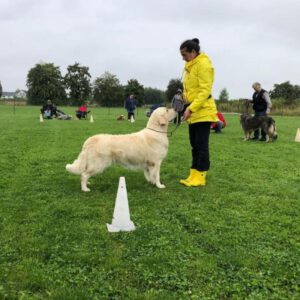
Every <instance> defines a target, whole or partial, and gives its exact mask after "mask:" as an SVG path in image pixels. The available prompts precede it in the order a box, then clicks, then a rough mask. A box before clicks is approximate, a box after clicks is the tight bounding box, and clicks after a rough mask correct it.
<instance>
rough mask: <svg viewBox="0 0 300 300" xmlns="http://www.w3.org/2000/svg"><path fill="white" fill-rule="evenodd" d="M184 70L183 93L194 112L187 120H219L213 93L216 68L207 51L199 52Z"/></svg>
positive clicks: (189, 121)
mask: <svg viewBox="0 0 300 300" xmlns="http://www.w3.org/2000/svg"><path fill="white" fill-rule="evenodd" d="M184 72H185V74H184V79H183V88H184V93H183V94H184V97H185V99H186V101H187V102H188V103H190V105H189V107H188V109H189V110H190V111H191V112H192V115H191V117H190V118H189V119H188V120H187V122H188V123H190V124H192V123H197V122H217V121H218V117H217V108H216V104H215V100H214V98H213V97H212V95H211V93H212V85H213V81H214V68H213V66H212V64H211V61H210V59H209V57H208V56H207V55H206V54H205V53H201V54H199V55H198V56H197V57H195V58H194V59H193V60H191V61H188V62H187V63H186V64H185V68H184Z"/></svg>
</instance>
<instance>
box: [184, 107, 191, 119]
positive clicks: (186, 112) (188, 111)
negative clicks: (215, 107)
mask: <svg viewBox="0 0 300 300" xmlns="http://www.w3.org/2000/svg"><path fill="white" fill-rule="evenodd" d="M191 115H192V112H191V111H190V110H189V109H188V108H187V109H186V110H185V112H184V113H183V120H184V121H186V120H187V119H188V118H189V117H190V116H191Z"/></svg>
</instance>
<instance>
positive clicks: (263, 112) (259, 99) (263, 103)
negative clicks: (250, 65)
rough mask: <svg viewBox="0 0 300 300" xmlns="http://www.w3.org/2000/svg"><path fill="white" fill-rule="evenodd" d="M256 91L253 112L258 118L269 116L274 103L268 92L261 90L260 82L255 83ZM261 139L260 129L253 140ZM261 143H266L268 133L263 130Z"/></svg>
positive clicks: (256, 131)
mask: <svg viewBox="0 0 300 300" xmlns="http://www.w3.org/2000/svg"><path fill="white" fill-rule="evenodd" d="M252 88H253V89H254V94H253V96H252V101H250V102H251V103H253V106H252V107H253V110H254V112H255V114H254V115H255V116H256V117H260V116H267V115H268V114H269V113H270V111H271V108H272V102H271V99H270V96H269V94H268V92H267V91H265V90H264V89H262V88H261V84H260V83H259V82H254V83H253V85H252ZM258 139H259V129H257V130H255V131H254V137H253V138H252V140H258ZM260 141H266V133H265V132H264V131H263V130H262V129H261V138H260Z"/></svg>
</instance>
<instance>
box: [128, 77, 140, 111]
mask: <svg viewBox="0 0 300 300" xmlns="http://www.w3.org/2000/svg"><path fill="white" fill-rule="evenodd" d="M124 91H125V97H128V96H129V95H131V94H133V95H135V98H136V99H137V101H138V105H139V106H142V105H143V104H144V103H143V99H144V86H143V85H141V84H139V82H138V81H137V80H136V79H130V80H128V81H127V85H126V86H125V87H124Z"/></svg>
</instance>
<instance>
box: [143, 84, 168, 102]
mask: <svg viewBox="0 0 300 300" xmlns="http://www.w3.org/2000/svg"><path fill="white" fill-rule="evenodd" d="M165 102H166V93H165V92H164V91H162V90H159V89H155V88H151V87H146V88H145V89H144V103H145V104H155V103H165Z"/></svg>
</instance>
